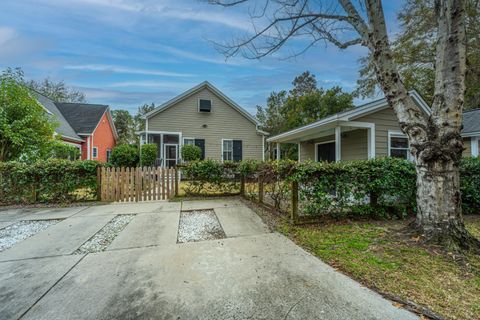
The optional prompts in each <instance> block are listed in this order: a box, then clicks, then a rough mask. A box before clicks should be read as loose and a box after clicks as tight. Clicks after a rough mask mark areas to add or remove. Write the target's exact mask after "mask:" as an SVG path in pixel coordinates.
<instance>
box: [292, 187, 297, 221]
mask: <svg viewBox="0 0 480 320" xmlns="http://www.w3.org/2000/svg"><path fill="white" fill-rule="evenodd" d="M291 220H292V222H293V223H296V222H297V221H298V182H296V181H293V182H292V215H291Z"/></svg>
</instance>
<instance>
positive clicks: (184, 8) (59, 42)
mask: <svg viewBox="0 0 480 320" xmlns="http://www.w3.org/2000/svg"><path fill="white" fill-rule="evenodd" d="M402 2H403V1H393V0H384V10H385V15H386V17H387V23H388V31H389V33H391V34H392V35H395V33H396V32H397V31H398V26H397V22H396V13H397V11H398V10H400V8H401V3H402ZM255 4H257V5H258V4H259V2H257V3H255V2H254V1H251V2H250V3H249V4H247V5H242V6H240V7H234V8H223V7H219V6H213V5H210V4H208V3H206V2H205V1H199V0H190V1H187V0H185V1H184V0H1V1H0V69H2V70H3V69H5V68H7V67H21V68H22V69H23V71H24V72H25V78H26V79H35V80H42V79H44V78H47V77H48V78H50V79H52V80H55V81H60V80H63V81H64V82H65V83H66V84H67V85H69V86H71V87H74V88H76V89H78V90H80V91H82V92H84V93H85V94H86V97H87V100H88V102H90V103H102V104H108V105H110V106H111V107H112V109H127V110H129V111H130V112H132V113H134V112H135V111H136V109H137V107H138V106H140V105H142V104H144V103H152V102H153V103H155V104H161V103H163V102H165V101H167V100H169V99H171V98H173V97H174V96H176V95H178V94H180V93H182V92H183V91H185V90H188V89H189V88H191V87H193V86H195V85H197V84H199V83H200V82H202V81H205V80H208V81H209V82H210V83H212V84H213V85H214V86H216V87H217V88H218V89H220V90H221V91H222V92H223V93H225V94H226V95H227V96H229V97H230V98H231V99H233V100H234V101H236V102H237V103H238V104H240V105H241V106H242V107H244V108H245V109H246V110H247V111H249V112H250V113H252V114H255V106H256V105H265V103H266V99H267V97H268V95H269V94H270V93H271V92H272V91H279V90H283V89H286V90H288V89H290V88H291V82H292V80H293V79H294V78H295V76H296V75H298V74H300V73H302V72H303V71H305V70H309V71H310V72H312V73H313V74H315V76H316V78H317V81H318V84H319V86H322V87H324V88H330V87H332V86H341V87H342V88H343V89H344V90H345V91H347V92H350V91H352V90H354V89H355V86H356V80H357V78H358V69H359V64H358V59H359V58H360V57H362V56H364V55H365V54H366V52H367V51H366V49H365V48H363V47H361V46H355V47H350V48H348V49H346V50H339V49H337V48H335V47H333V46H331V45H325V44H323V43H321V44H318V45H317V46H314V47H312V48H310V49H309V50H307V51H306V52H305V53H303V54H301V55H299V56H296V57H295V58H288V57H289V56H291V53H292V52H299V51H301V50H302V49H303V48H305V46H306V44H307V39H297V40H294V41H292V42H290V43H289V44H288V45H287V46H286V47H285V48H283V49H281V50H280V51H279V52H276V53H275V54H274V55H272V56H269V57H266V58H263V59H261V60H249V59H245V58H243V57H241V56H237V57H233V58H229V59H225V57H224V56H223V55H222V54H221V53H220V52H219V51H218V50H216V48H215V45H214V43H225V42H229V41H232V40H234V39H239V38H241V37H247V36H248V35H252V32H253V28H252V24H251V22H250V18H249V12H252V10H253V9H254V5H255ZM262 23H264V21H263V22H262V20H260V21H259V22H258V25H260V26H261V25H262ZM356 102H357V103H359V101H356Z"/></svg>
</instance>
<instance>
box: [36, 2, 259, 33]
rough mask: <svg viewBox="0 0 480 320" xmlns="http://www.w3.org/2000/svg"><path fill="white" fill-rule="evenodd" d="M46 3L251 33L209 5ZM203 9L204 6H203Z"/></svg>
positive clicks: (229, 14)
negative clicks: (119, 12) (210, 24)
mask: <svg viewBox="0 0 480 320" xmlns="http://www.w3.org/2000/svg"><path fill="white" fill-rule="evenodd" d="M43 1H44V2H46V3H49V4H51V5H56V6H65V5H68V6H70V5H72V3H73V4H77V5H80V6H81V5H87V6H96V7H103V8H106V9H113V10H118V11H126V12H129V13H138V14H141V15H150V16H154V17H155V18H157V19H158V18H170V19H178V20H188V21H197V22H204V23H215V24H221V25H224V26H227V27H230V28H234V29H239V30H244V31H252V30H253V28H252V25H251V24H250V23H246V20H245V19H244V18H242V17H239V16H236V15H235V14H233V13H232V11H231V10H228V11H225V13H224V10H219V9H220V8H218V6H217V7H215V6H213V5H209V9H208V10H206V9H202V6H201V5H200V4H199V3H197V4H195V3H192V2H187V3H181V2H180V1H165V0H164V1H162V4H158V1H155V0H153V1H151V0H144V1H139V0H70V1H64V0H43ZM203 7H204V6H203Z"/></svg>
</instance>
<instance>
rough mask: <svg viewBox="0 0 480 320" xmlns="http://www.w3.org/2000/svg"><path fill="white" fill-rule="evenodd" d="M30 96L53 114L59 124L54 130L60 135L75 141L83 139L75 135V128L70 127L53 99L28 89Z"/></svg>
mask: <svg viewBox="0 0 480 320" xmlns="http://www.w3.org/2000/svg"><path fill="white" fill-rule="evenodd" d="M30 92H31V94H32V96H33V97H34V98H35V99H37V101H38V102H39V103H40V104H41V105H42V106H43V107H44V108H45V109H46V110H47V111H48V112H49V113H50V114H52V115H53V116H55V120H56V121H57V122H58V124H59V126H58V127H57V128H56V129H55V132H56V133H57V134H59V135H61V136H62V137H65V138H67V139H71V140H76V141H83V139H82V138H81V137H79V136H78V135H77V133H76V132H75V130H74V129H73V128H72V126H71V125H70V123H68V121H67V120H66V119H65V117H64V116H63V115H62V113H61V112H60V110H58V108H57V106H56V104H55V103H54V102H53V100H51V99H49V98H47V97H45V96H44V95H42V94H40V93H38V92H37V91H35V90H31V91H30Z"/></svg>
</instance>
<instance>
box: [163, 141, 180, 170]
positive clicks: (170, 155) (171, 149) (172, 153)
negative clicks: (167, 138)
mask: <svg viewBox="0 0 480 320" xmlns="http://www.w3.org/2000/svg"><path fill="white" fill-rule="evenodd" d="M164 147H165V150H164V152H165V167H166V168H171V167H175V166H176V164H177V160H178V145H176V144H165V146H164Z"/></svg>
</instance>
